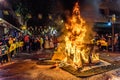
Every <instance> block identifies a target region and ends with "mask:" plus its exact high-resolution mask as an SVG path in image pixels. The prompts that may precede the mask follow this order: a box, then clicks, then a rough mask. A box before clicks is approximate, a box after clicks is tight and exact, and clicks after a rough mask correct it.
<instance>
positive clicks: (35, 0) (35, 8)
mask: <svg viewBox="0 0 120 80" xmlns="http://www.w3.org/2000/svg"><path fill="white" fill-rule="evenodd" d="M8 1H9V2H10V4H11V6H12V8H13V10H14V9H15V8H16V5H15V4H18V3H22V4H23V5H24V6H25V7H27V8H28V9H29V11H30V14H32V19H31V20H29V21H28V22H29V23H34V24H37V25H39V24H42V23H46V20H47V16H48V14H58V15H64V13H65V11H66V10H68V11H72V8H73V6H74V4H75V2H77V1H79V3H80V5H81V6H82V5H83V3H84V0H8ZM38 14H42V16H43V19H42V21H40V20H38Z"/></svg>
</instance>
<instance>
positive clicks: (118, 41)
mask: <svg viewBox="0 0 120 80" xmlns="http://www.w3.org/2000/svg"><path fill="white" fill-rule="evenodd" d="M94 40H95V42H96V44H97V45H98V47H99V49H100V50H101V51H104V50H105V51H106V50H107V51H111V50H112V45H113V46H114V51H120V33H115V35H114V36H112V34H111V33H109V34H108V33H107V34H96V36H95V38H94Z"/></svg>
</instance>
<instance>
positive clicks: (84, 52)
mask: <svg viewBox="0 0 120 80" xmlns="http://www.w3.org/2000/svg"><path fill="white" fill-rule="evenodd" d="M79 9H80V8H79V4H78V2H77V3H76V4H75V6H74V8H73V12H72V16H71V18H69V19H68V22H67V23H66V24H65V30H66V31H65V34H64V37H63V39H64V43H60V44H59V46H58V50H57V52H55V54H54V56H53V59H60V60H63V61H65V62H67V63H69V64H72V65H74V66H75V67H82V66H83V63H92V62H95V61H96V60H99V56H98V55H97V54H96V53H95V51H92V50H93V49H95V47H93V46H90V45H88V43H87V42H86V37H88V36H89V34H88V32H89V30H88V28H87V27H88V26H87V25H86V22H85V20H83V18H82V17H81V15H80V10H79ZM89 41H90V40H89ZM91 52H92V54H91Z"/></svg>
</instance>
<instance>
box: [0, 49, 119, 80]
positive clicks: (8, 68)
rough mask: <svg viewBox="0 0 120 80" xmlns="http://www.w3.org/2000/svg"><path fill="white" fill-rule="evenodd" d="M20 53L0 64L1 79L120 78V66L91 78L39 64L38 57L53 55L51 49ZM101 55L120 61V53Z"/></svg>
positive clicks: (87, 79) (93, 79)
mask: <svg viewBox="0 0 120 80" xmlns="http://www.w3.org/2000/svg"><path fill="white" fill-rule="evenodd" d="M18 55H19V56H17V58H15V59H14V60H13V61H12V62H10V63H7V64H4V65H0V80H120V68H118V69H116V70H112V71H109V72H106V73H103V74H99V75H95V76H91V77H89V78H77V77H75V76H74V75H72V74H70V73H68V72H66V71H64V70H61V69H60V68H59V67H57V68H53V69H51V67H52V66H53V65H38V64H37V62H38V57H39V58H48V59H50V58H51V57H52V51H49V50H47V51H39V52H36V53H32V54H29V53H19V54H18ZM100 55H101V57H104V58H108V59H109V60H111V61H120V53H106V52H102V53H101V54H100Z"/></svg>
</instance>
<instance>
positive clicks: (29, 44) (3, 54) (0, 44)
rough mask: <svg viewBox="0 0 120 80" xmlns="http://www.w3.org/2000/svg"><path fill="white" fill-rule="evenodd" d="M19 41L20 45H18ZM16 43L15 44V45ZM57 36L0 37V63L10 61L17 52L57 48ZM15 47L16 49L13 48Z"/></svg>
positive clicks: (21, 35) (20, 35) (20, 34)
mask: <svg viewBox="0 0 120 80" xmlns="http://www.w3.org/2000/svg"><path fill="white" fill-rule="evenodd" d="M18 42H19V45H20V46H19V47H17V48H13V47H16V46H17V45H18ZM13 44H14V45H13ZM56 46H57V38H56V37H55V36H50V35H28V34H26V35H23V34H22V33H19V35H18V36H16V37H13V36H11V35H8V36H7V37H3V38H1V39H0V63H1V64H2V63H6V62H9V61H10V59H12V58H13V57H14V56H15V54H16V53H17V52H27V53H31V52H36V51H38V50H44V49H55V47H56ZM13 49H14V50H13Z"/></svg>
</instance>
